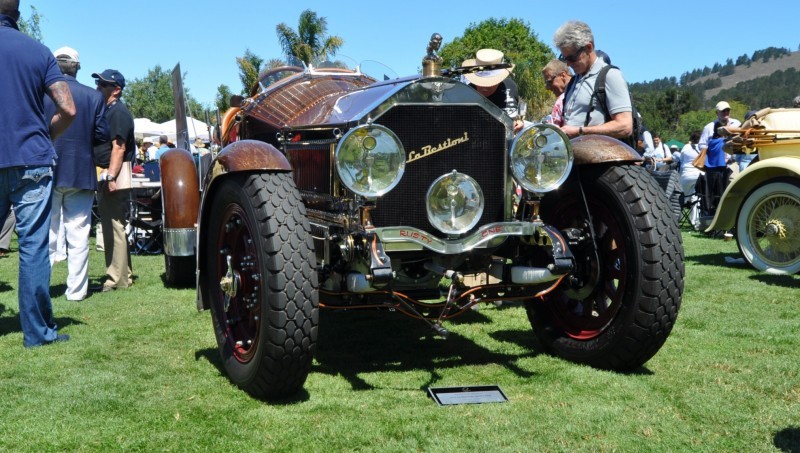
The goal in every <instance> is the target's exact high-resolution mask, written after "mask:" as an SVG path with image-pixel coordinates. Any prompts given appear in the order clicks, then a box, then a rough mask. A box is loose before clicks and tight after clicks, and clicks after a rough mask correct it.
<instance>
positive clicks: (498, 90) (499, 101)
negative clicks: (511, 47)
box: [461, 49, 524, 133]
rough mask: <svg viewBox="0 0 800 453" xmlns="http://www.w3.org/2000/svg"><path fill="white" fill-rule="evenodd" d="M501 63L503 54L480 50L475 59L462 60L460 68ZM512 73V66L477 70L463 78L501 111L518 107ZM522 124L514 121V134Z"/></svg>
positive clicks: (515, 84)
mask: <svg viewBox="0 0 800 453" xmlns="http://www.w3.org/2000/svg"><path fill="white" fill-rule="evenodd" d="M502 63H503V52H501V51H499V50H495V49H481V50H479V51H478V52H476V53H475V58H470V59H468V60H464V62H463V63H461V66H464V67H469V66H489V67H490V66H494V65H499V64H502ZM513 71H514V65H513V64H512V65H511V67H509V68H498V69H490V68H487V69H486V70H478V71H476V72H472V73H468V74H464V78H465V79H466V80H467V82H468V83H469V84H470V86H471V87H473V88H475V90H477V91H478V93H480V94H482V95H483V96H484V97H486V99H488V100H489V101H491V102H492V103H493V104H494V105H496V106H498V107H500V108H501V109H503V110H506V108H509V107H512V106H510V105H509V104H511V103H513V108H515V109H516V108H517V106H518V105H519V90H518V89H517V83H516V82H514V80H513V79H512V78H511V77H509V76H510V75H511V73H512V72H513ZM523 125H524V123H523V122H522V120H521V119H517V118H515V119H514V132H515V133H516V132H519V131H520V130H521V129H522V127H523Z"/></svg>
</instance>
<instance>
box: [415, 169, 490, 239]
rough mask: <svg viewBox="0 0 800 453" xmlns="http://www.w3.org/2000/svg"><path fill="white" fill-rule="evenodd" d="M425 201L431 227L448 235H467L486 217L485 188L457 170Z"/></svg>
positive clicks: (437, 183)
mask: <svg viewBox="0 0 800 453" xmlns="http://www.w3.org/2000/svg"><path fill="white" fill-rule="evenodd" d="M425 201H426V208H427V211H428V220H429V221H430V222H431V225H433V226H434V227H435V228H436V229H437V230H439V231H441V232H442V233H445V234H461V233H466V232H467V231H469V230H470V229H472V227H474V226H475V225H476V224H477V223H478V221H479V220H480V219H481V215H483V206H484V199H483V191H481V187H480V186H479V185H478V183H477V181H475V180H474V179H472V178H470V177H469V176H467V175H465V174H463V173H459V172H457V171H455V170H453V172H452V173H448V174H446V175H442V176H440V177H439V178H438V179H437V180H436V181H434V182H433V184H431V187H430V189H428V195H427V196H426V200H425Z"/></svg>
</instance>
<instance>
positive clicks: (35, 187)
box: [0, 0, 75, 347]
mask: <svg viewBox="0 0 800 453" xmlns="http://www.w3.org/2000/svg"><path fill="white" fill-rule="evenodd" d="M17 20H19V0H0V62H2V69H0V105H2V106H3V108H0V131H2V133H0V218H5V216H6V213H7V212H8V210H9V207H10V206H12V205H13V206H14V214H15V215H16V217H17V237H18V239H19V287H18V289H17V293H18V299H19V320H20V324H21V325H22V342H23V344H24V345H25V347H33V346H41V345H45V344H50V343H53V342H56V341H65V340H68V339H69V336H67V335H59V334H58V329H57V327H56V322H55V318H54V317H53V306H52V304H51V301H50V257H49V253H48V252H49V245H48V235H49V233H50V196H51V191H52V187H53V162H54V157H55V150H54V149H53V143H52V142H51V141H50V140H51V138H55V137H58V136H59V135H61V133H62V132H64V131H65V130H66V129H67V127H68V126H69V125H70V123H71V122H72V119H73V118H74V117H75V104H74V102H73V100H72V95H71V94H70V91H69V86H68V85H67V82H66V81H65V80H64V76H63V75H61V71H60V70H59V69H58V65H57V64H56V59H55V57H54V56H53V54H51V53H50V50H49V49H48V48H47V47H45V46H43V45H42V44H40V43H38V42H36V41H35V40H34V39H32V38H30V37H29V36H27V35H25V34H24V33H22V32H20V31H19V27H18V26H17ZM45 95H48V96H50V98H51V99H52V100H53V102H54V103H55V105H56V113H55V115H53V118H52V119H51V120H50V123H49V124H48V123H47V120H46V119H45V112H44V100H43V98H44V96H45Z"/></svg>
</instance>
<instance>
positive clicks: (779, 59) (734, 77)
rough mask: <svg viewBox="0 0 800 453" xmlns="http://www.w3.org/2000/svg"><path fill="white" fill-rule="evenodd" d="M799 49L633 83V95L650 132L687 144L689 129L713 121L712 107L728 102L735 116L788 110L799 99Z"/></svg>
mask: <svg viewBox="0 0 800 453" xmlns="http://www.w3.org/2000/svg"><path fill="white" fill-rule="evenodd" d="M797 68H800V51H798V52H791V51H790V50H789V49H786V48H783V47H769V48H767V49H762V50H757V51H755V52H753V54H752V55H740V56H739V57H736V58H727V59H726V61H725V63H724V64H722V63H719V62H717V63H714V64H713V65H712V66H711V67H709V66H706V67H704V68H702V69H694V70H692V71H687V72H685V73H683V74H682V75H681V77H680V78H675V77H669V78H663V79H658V80H653V81H650V82H645V83H634V84H631V95H632V96H633V99H634V103H635V105H636V107H637V109H638V110H639V111H640V112H641V114H642V117H643V118H644V121H645V124H646V125H647V127H648V129H650V130H652V131H657V132H659V133H661V135H662V136H665V137H668V138H676V139H678V140H681V141H685V140H686V138H687V137H688V135H689V134H690V133H691V131H693V130H695V129H697V128H699V127H702V125H704V124H705V123H707V122H709V121H712V120H713V119H714V116H715V115H714V112H713V111H712V110H713V106H714V104H716V103H717V102H718V101H720V100H725V101H727V102H729V103H731V106H732V109H733V112H732V116H733V117H734V118H739V119H743V117H744V114H745V113H746V112H747V111H748V110H754V109H761V108H764V107H788V106H791V103H792V99H793V98H794V97H795V96H797V95H800V71H798V69H797Z"/></svg>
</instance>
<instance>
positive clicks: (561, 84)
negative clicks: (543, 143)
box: [542, 58, 572, 126]
mask: <svg viewBox="0 0 800 453" xmlns="http://www.w3.org/2000/svg"><path fill="white" fill-rule="evenodd" d="M542 77H544V86H545V88H547V89H548V90H550V91H551V92H552V93H553V94H555V95H556V98H557V99H556V102H555V104H553V111H552V112H551V113H550V122H551V123H553V124H555V125H556V126H563V125H564V90H566V88H567V85H569V81H570V80H572V73H570V72H569V66H567V64H566V63H564V62H563V61H561V60H559V59H557V58H554V59H552V60H550V62H549V63H547V64H546V65H545V66H544V68H542Z"/></svg>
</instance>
